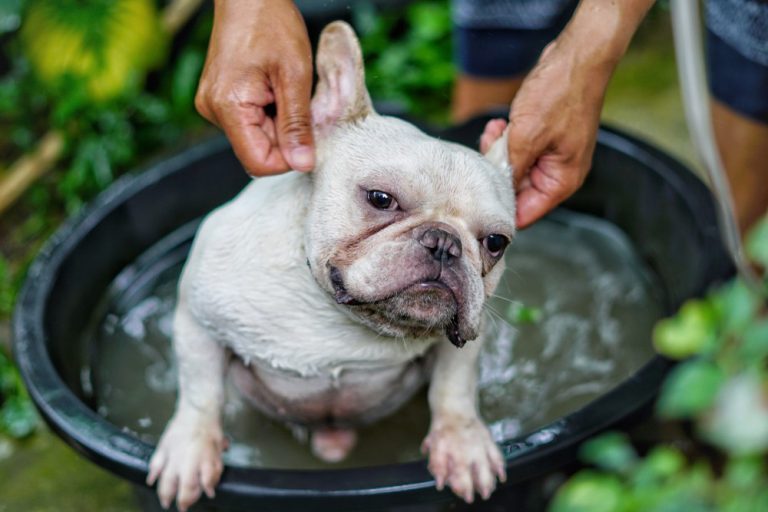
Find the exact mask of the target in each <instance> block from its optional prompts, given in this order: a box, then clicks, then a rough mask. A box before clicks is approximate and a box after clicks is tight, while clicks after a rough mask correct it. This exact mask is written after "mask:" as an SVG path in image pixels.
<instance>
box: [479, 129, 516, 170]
mask: <svg viewBox="0 0 768 512" xmlns="http://www.w3.org/2000/svg"><path fill="white" fill-rule="evenodd" d="M485 158H487V159H488V160H490V161H491V163H492V164H493V165H495V166H496V167H497V168H499V169H502V170H504V171H505V172H507V173H510V172H511V170H512V169H511V167H510V166H509V151H508V150H507V129H505V130H504V133H502V134H501V137H499V138H498V139H496V142H494V143H493V144H491V147H490V149H489V150H488V151H486V152H485Z"/></svg>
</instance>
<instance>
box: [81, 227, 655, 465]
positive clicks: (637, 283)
mask: <svg viewBox="0 0 768 512" xmlns="http://www.w3.org/2000/svg"><path fill="white" fill-rule="evenodd" d="M506 259H507V266H508V270H507V273H506V274H505V276H504V278H503V279H502V282H501V284H500V286H499V288H498V289H497V291H496V294H495V296H494V297H493V298H492V299H491V300H490V301H489V303H488V304H487V306H486V310H487V315H486V316H487V318H486V330H487V335H488V336H487V342H486V344H485V348H484V352H483V354H482V355H481V360H480V371H479V383H480V406H481V407H480V408H481V412H482V415H483V417H484V418H485V419H486V420H487V421H488V423H489V425H490V426H491V430H492V431H493V433H494V436H495V437H496V438H497V439H508V438H510V437H514V436H519V435H523V434H526V433H532V432H533V431H534V430H535V429H537V428H540V427H542V426H544V425H546V424H548V423H551V422H553V421H555V420H556V419H557V418H559V417H561V416H563V415H565V414H568V413H570V412H572V411H574V410H576V409H578V408H579V407H581V406H582V405H584V404H586V403H588V402H589V401H590V400H592V399H594V398H596V397H597V396H599V395H601V394H603V393H605V392H606V391H608V390H610V389H611V388H612V387H614V386H616V385H617V384H618V383H619V382H621V381H622V380H624V379H626V378H627V377H628V376H630V375H631V374H632V373H633V372H635V371H636V370H637V369H638V368H639V367H640V366H642V365H643V364H644V363H645V362H646V361H647V360H648V359H649V358H650V357H651V355H652V348H651V345H650V332H651V328H652V326H653V323H654V321H655V320H656V319H657V318H658V317H659V315H660V308H659V302H658V300H657V297H656V296H655V295H654V291H653V287H652V285H651V281H650V280H649V276H648V275H647V274H646V273H645V272H644V271H643V269H642V266H641V264H640V262H639V261H638V260H637V257H636V256H635V255H634V254H633V252H632V250H631V247H630V246H629V244H628V242H627V241H626V239H625V238H624V237H623V235H622V234H621V233H620V232H618V231H617V230H616V228H614V227H612V226H611V225H610V224H607V223H605V222H602V221H599V220H595V219H592V218H590V217H585V216H581V215H570V214H569V215H567V216H562V215H557V216H555V217H554V218H550V219H548V220H545V221H541V222H539V223H538V224H537V225H536V226H534V227H533V228H530V229H528V230H526V231H524V232H521V233H520V234H519V235H518V238H517V239H516V240H515V242H514V243H513V245H512V246H511V247H510V248H509V249H508V252H507V256H506ZM161 270H162V271H160V272H158V269H157V268H150V271H153V272H156V275H155V276H154V277H153V279H144V280H135V281H134V282H136V283H139V281H141V284H138V285H136V286H141V287H142V288H141V289H140V290H137V289H136V287H134V288H129V289H128V290H127V291H125V293H122V294H117V295H116V296H113V297H111V298H110V299H109V301H108V303H107V304H106V306H105V307H106V311H107V312H106V314H104V315H103V317H101V319H100V320H99V321H98V322H96V325H97V327H96V328H95V330H94V332H91V333H90V334H89V335H88V337H89V338H90V339H88V340H87V341H88V343H87V345H88V346H90V347H91V350H92V360H91V367H86V368H83V370H82V372H81V380H82V388H83V390H85V392H86V393H88V394H91V395H92V398H93V401H94V403H96V404H97V405H96V406H97V410H98V412H99V414H101V415H102V416H105V417H106V418H108V419H109V420H110V421H111V422H112V423H114V424H116V425H119V426H121V427H123V428H124V429H126V430H128V431H131V432H133V433H135V434H136V435H138V436H140V437H141V438H142V439H145V440H146V441H149V442H153V443H154V442H155V441H156V440H157V438H158V436H159V434H160V433H161V432H162V429H163V428H164V426H165V424H166V422H167V421H168V419H169V417H170V415H171V414H172V412H173V407H174V403H175V399H176V389H175V388H176V368H175V363H174V358H173V354H172V350H171V344H170V334H171V318H172V313H173V307H174V300H175V287H176V280H177V279H178V275H179V272H180V270H181V265H180V264H175V265H173V266H170V267H169V268H164V269H161ZM521 305H525V306H526V307H530V308H536V309H537V310H538V311H539V315H538V321H537V322H535V323H529V324H524V325H518V326H514V325H512V324H511V322H510V319H511V318H515V316H516V314H515V310H517V311H519V309H520V306H521ZM224 418H225V430H226V432H227V433H228V435H229V436H230V437H231V441H232V442H231V446H230V448H229V450H228V452H227V453H226V456H225V459H226V460H227V462H228V463H230V464H236V465H255V466H265V467H283V468H322V467H328V465H327V464H325V463H323V462H320V461H318V460H316V459H315V458H314V457H313V456H312V455H311V453H310V451H309V448H308V447H307V445H306V443H304V442H302V441H301V439H302V437H303V436H304V435H305V433H303V432H292V431H290V430H289V429H288V428H286V427H285V426H284V425H281V424H279V423H275V422H273V421H271V420H268V419H266V418H264V417H262V416H260V415H259V414H258V413H256V412H255V411H254V410H252V409H251V408H250V407H249V406H248V405H246V404H245V403H244V402H243V401H241V400H240V398H239V397H238V396H237V394H236V392H234V390H231V389H230V393H229V397H228V400H227V402H226V405H225V407H224ZM428 423H429V411H428V409H427V405H426V399H425V396H424V393H422V394H420V395H419V396H418V397H416V398H415V399H414V400H412V401H411V402H410V403H409V404H407V405H406V406H405V407H403V408H402V409H401V410H400V411H398V412H397V413H396V414H395V415H394V416H392V417H390V418H387V419H385V420H383V421H381V422H379V423H377V424H376V425H373V426H371V427H368V428H366V429H364V430H363V431H362V432H361V436H360V443H359V445H358V447H357V448H356V449H355V450H354V452H353V453H352V455H351V456H350V458H349V459H348V460H346V461H344V462H343V463H341V464H336V465H334V467H354V466H364V465H372V464H383V463H392V462H404V461H408V460H414V459H417V458H419V456H420V455H419V444H420V442H421V439H422V438H423V436H424V435H425V434H426V430H427V427H428ZM544 434H546V430H542V431H539V432H537V433H534V435H544Z"/></svg>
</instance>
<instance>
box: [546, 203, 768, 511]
mask: <svg viewBox="0 0 768 512" xmlns="http://www.w3.org/2000/svg"><path fill="white" fill-rule="evenodd" d="M747 248H748V252H749V254H750V257H751V258H752V259H753V261H754V262H755V263H756V264H758V265H761V266H763V267H765V268H768V217H766V218H765V219H764V220H763V221H762V222H761V223H760V224H759V225H758V226H757V227H756V228H755V229H754V230H753V231H752V233H751V234H750V236H749V237H748V240H747ZM765 284H766V285H768V280H766V283H765ZM766 290H768V286H766V288H765V290H762V293H760V291H756V290H752V289H750V288H748V287H747V286H746V285H745V284H744V283H743V282H742V281H741V280H740V279H735V280H733V281H732V282H729V283H727V284H725V285H724V286H721V287H720V288H718V289H716V290H714V291H713V292H711V293H710V294H709V295H707V296H706V297H705V298H703V299H694V300H691V301H689V302H687V303H686V304H685V305H683V307H682V308H681V309H680V311H679V312H678V313H677V315H675V316H674V317H672V318H669V319H666V320H662V321H661V322H659V324H658V325H657V326H656V329H655V332H654V343H655V346H656V348H657V350H659V352H661V353H662V354H664V355H666V356H668V357H670V358H673V359H685V360H683V361H682V362H681V363H680V364H678V365H677V366H676V367H675V368H674V369H673V370H672V372H671V373H670V375H669V377H668V378H667V380H666V382H665V383H664V385H663V387H662V390H661V395H660V397H659V399H658V402H657V404H656V414H657V416H658V418H660V419H661V420H665V421H683V422H685V423H687V424H688V425H690V429H691V430H692V431H693V433H694V436H695V440H696V441H697V443H698V444H697V445H696V447H697V449H695V450H693V451H692V452H690V451H689V453H683V452H682V451H681V450H680V449H678V448H676V447H675V446H668V445H659V446H656V447H653V448H652V449H650V451H648V453H647V454H645V455H644V456H640V455H639V454H638V453H637V452H636V451H635V449H634V448H633V447H632V445H631V444H630V442H629V440H628V439H627V437H626V436H625V435H623V434H619V433H615V432H614V433H609V434H605V435H603V436H601V437H598V438H595V439H593V440H591V441H589V442H587V443H585V444H584V445H583V446H582V450H581V455H582V458H583V460H584V461H585V462H586V463H588V464H591V465H593V466H594V467H595V469H590V470H583V471H581V472H579V473H577V474H576V475H575V476H574V477H572V478H571V479H570V480H569V481H568V482H567V483H566V484H565V485H564V486H563V487H562V488H561V489H560V490H559V491H558V494H557V496H556V497H555V499H554V500H553V502H552V504H551V507H550V510H552V511H554V512H577V511H597V510H605V511H621V512H646V511H677V510H680V511H683V510H685V511H692V510H693V511H698V510H701V511H712V510H725V511H734V512H736V511H761V510H768V471H767V470H766V465H765V456H766V454H768V307H767V306H768V293H767V292H766ZM713 448H714V450H713Z"/></svg>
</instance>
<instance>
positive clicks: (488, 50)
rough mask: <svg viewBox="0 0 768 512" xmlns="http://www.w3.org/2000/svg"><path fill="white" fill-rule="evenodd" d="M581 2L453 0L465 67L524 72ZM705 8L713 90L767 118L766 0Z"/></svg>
mask: <svg viewBox="0 0 768 512" xmlns="http://www.w3.org/2000/svg"><path fill="white" fill-rule="evenodd" d="M575 6H576V2H575V1H573V0H536V1H533V0H453V7H454V18H455V19H454V22H455V28H454V39H455V46H454V47H455V60H456V62H457V65H458V67H459V69H460V70H461V71H462V72H463V73H465V74H467V75H470V76H474V77H478V78H511V77H515V76H522V75H524V74H525V73H526V72H528V70H530V69H531V68H532V67H533V65H534V64H535V63H536V61H537V60H538V58H539V55H540V54H541V51H542V50H543V49H544V47H545V46H546V45H547V44H548V43H549V42H550V41H552V40H553V39H554V38H555V37H557V35H558V34H559V33H560V31H561V30H562V29H563V27H564V26H565V24H566V23H567V22H568V20H569V19H570V17H571V15H572V13H573V10H574V8H575ZM706 11H707V25H708V29H707V61H708V74H709V85H710V89H711V91H712V95H713V96H714V97H715V98H717V99H718V100H719V101H721V102H722V103H724V104H726V105H728V106H729V107H730V108H732V109H733V110H735V111H737V112H739V113H741V114H742V115H744V116H746V117H749V118H751V119H754V120H756V121H759V122H762V123H768V2H765V1H762V0H709V1H708V2H707V5H706Z"/></svg>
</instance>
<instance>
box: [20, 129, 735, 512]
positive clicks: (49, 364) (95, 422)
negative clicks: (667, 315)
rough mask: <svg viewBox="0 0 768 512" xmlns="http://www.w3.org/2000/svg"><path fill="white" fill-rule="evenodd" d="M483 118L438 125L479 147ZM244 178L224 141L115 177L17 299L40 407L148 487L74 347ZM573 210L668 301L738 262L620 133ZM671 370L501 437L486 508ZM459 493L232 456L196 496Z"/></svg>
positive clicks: (132, 441)
mask: <svg viewBox="0 0 768 512" xmlns="http://www.w3.org/2000/svg"><path fill="white" fill-rule="evenodd" d="M486 120H487V119H485V118H478V119H475V120H473V121H470V122H468V123H466V124H464V125H462V126H459V127H455V128H451V129H449V130H447V131H444V132H443V133H442V134H440V135H441V136H442V137H444V138H446V139H450V140H455V141H457V142H460V143H464V144H467V145H470V146H473V145H475V143H476V141H477V139H478V137H479V134H480V133H481V131H482V127H483V125H484V123H485V121H486ZM246 181H247V178H246V176H245V174H244V172H243V171H242V170H241V168H240V166H239V164H238V162H237V160H236V159H235V157H234V155H233V153H232V152H231V150H230V148H229V145H228V144H227V142H226V140H224V139H223V138H216V139H213V140H210V141H207V142H204V143H202V144H199V145H197V146H196V147H194V148H191V149H188V150H186V151H183V152H181V153H179V154H177V155H175V156H172V157H170V158H167V159H165V160H163V161H161V162H159V163H157V164H155V165H153V166H151V167H149V168H148V169H146V170H145V171H144V172H141V173H137V174H134V175H131V176H128V177H125V178H123V179H121V180H119V181H118V182H116V183H115V184H114V185H113V186H112V187H111V188H110V189H109V190H107V191H106V192H105V193H103V194H102V195H101V196H99V197H98V199H96V200H95V201H94V202H93V204H91V205H90V206H89V207H88V208H86V209H85V210H84V211H83V212H82V213H81V214H80V215H79V216H77V217H76V218H74V219H72V220H71V221H69V222H67V223H66V224H65V225H64V226H63V227H62V228H61V229H60V230H59V231H58V232H57V233H56V235H54V237H53V238H52V239H51V240H50V241H49V243H48V244H47V245H46V247H45V249H44V250H43V251H42V252H41V253H40V255H39V256H38V258H37V259H36V260H35V262H34V263H33V265H32V266H31V268H30V270H29V275H28V278H27V281H26V283H25V286H24V288H23V290H22V293H21V295H20V297H19V301H18V305H17V309H16V313H15V316H14V321H13V334H14V349H15V356H16V360H17V362H18V365H19V368H20V370H21V374H22V376H23V378H24V381H25V383H26V384H27V386H28V388H29V392H30V395H31V397H32V399H33V400H34V402H35V404H36V405H37V407H38V408H39V410H40V411H41V413H42V415H43V417H44V418H45V420H46V421H47V422H48V424H49V425H50V426H51V427H52V428H53V430H54V431H56V433H57V434H58V435H59V436H61V438H62V439H64V440H65V441H66V442H67V443H69V444H70V445H71V446H73V447H74V448H75V449H76V450H77V451H78V452H80V453H81V454H83V455H84V456H85V457H87V458H89V459H91V460H92V461H93V462H95V463H96V464H98V465H100V466H102V467H104V468H106V469H108V470H110V471H112V472H113V473H115V474H116V475H119V476H120V477H122V478H125V479H127V480H129V481H130V482H133V483H134V484H136V485H137V487H138V488H140V489H141V488H143V487H144V484H143V482H144V479H145V477H146V473H147V461H148V459H149V457H150V455H151V453H152V450H153V447H152V446H150V445H148V444H146V443H144V442H142V441H140V440H139V439H138V438H136V437H134V436H132V435H131V434H128V433H126V432H124V431H122V430H121V429H120V428H119V427H117V426H115V425H112V424H110V423H108V422H107V421H106V420H104V419H103V418H102V417H101V416H99V415H98V414H97V413H96V412H95V411H94V410H92V408H91V407H89V405H88V404H87V400H85V398H84V396H85V393H84V391H83V389H82V385H81V383H80V378H79V377H80V376H79V375H78V372H79V369H80V366H81V365H80V361H78V358H79V357H81V354H82V353H83V352H84V349H83V347H78V346H77V344H78V343H80V340H81V339H82V336H81V333H82V332H83V331H84V330H85V329H86V327H87V326H86V324H87V322H88V320H89V319H90V318H91V317H92V312H93V311H94V309H95V308H96V307H97V304H98V302H99V301H100V300H101V298H102V297H103V295H104V292H105V290H106V288H107V287H108V286H109V285H110V283H111V282H112V281H113V280H114V279H115V277H116V276H117V275H118V274H120V273H121V272H123V271H124V270H125V269H126V268H128V267H129V266H130V265H131V264H132V262H134V261H135V260H136V258H137V257H138V256H139V255H141V254H143V253H145V252H146V251H147V249H148V248H150V247H152V246H153V245H154V244H156V243H157V242H158V241H159V240H161V239H164V238H166V237H168V235H169V234H171V233H173V232H176V231H178V230H179V229H180V228H181V227H182V226H185V225H186V226H188V225H189V223H190V222H194V221H195V220H197V219H199V218H200V217H201V216H203V215H204V214H206V213H207V212H208V211H210V210H211V209H212V208H214V207H215V206H217V205H219V204H220V203H222V202H224V201H225V200H227V199H229V198H231V197H232V196H233V195H234V194H235V193H236V192H237V191H238V190H239V189H240V188H241V187H242V186H243V185H244V184H245V183H246ZM564 208H567V209H572V210H575V211H578V212H584V213H587V214H589V215H594V216H598V217H601V218H604V219H607V220H609V221H610V222H612V223H613V224H615V225H616V226H618V227H619V228H620V229H621V230H623V231H624V233H626V235H627V236H628V237H629V239H630V240H631V241H632V242H633V244H634V246H635V248H636V250H637V252H638V254H639V255H640V257H641V258H642V260H643V261H644V262H645V263H646V265H647V266H648V268H650V269H651V270H652V271H653V272H654V273H655V274H656V276H655V277H656V278H657V281H658V283H659V285H660V287H661V288H662V289H661V290H660V292H661V295H662V296H663V299H664V304H663V307H664V309H665V310H666V312H672V311H674V310H675V309H676V308H677V307H678V306H679V305H680V304H681V303H682V301H684V300H685V299H687V298H689V297H692V296H696V295H699V294H701V293H703V292H704V291H705V290H706V289H707V288H708V287H709V286H710V285H712V284H713V283H715V282H718V281H720V280H723V279H725V278H727V277H729V276H730V275H732V273H733V270H732V267H731V264H730V262H729V260H728V258H727V256H726V254H725V252H724V250H723V248H722V245H721V242H720V237H719V234H718V228H717V225H716V220H715V210H714V205H713V199H712V196H711V195H710V193H709V191H708V190H707V188H706V187H705V186H704V185H703V184H702V183H701V182H700V181H699V180H698V179H697V178H696V177H695V176H693V175H692V174H691V173H690V172H689V171H688V170H687V169H686V168H685V167H684V166H682V165H681V164H680V163H678V162H676V161H675V160H673V159H672V158H670V157H668V156H666V155H665V154H663V153H661V152H660V151H659V150H657V149H655V148H653V147H651V146H649V145H647V144H645V143H643V142H641V141H639V140H637V139H634V138H633V137H630V136H628V135H626V134H623V133H621V132H619V131H617V130H613V129H607V128H604V129H602V130H601V131H600V134H599V141H598V145H597V149H596V152H595V158H594V165H593V170H592V172H591V173H590V175H589V177H588V179H587V180H586V182H585V184H584V186H583V187H582V188H581V189H580V190H579V191H578V192H577V193H576V194H575V195H574V196H573V197H572V198H571V199H570V200H568V201H567V202H566V204H565V205H564ZM649 342H650V340H649ZM85 351H86V352H87V347H85ZM669 367H670V363H669V362H668V361H666V360H664V359H663V358H661V357H655V358H653V359H651V360H650V361H648V362H647V364H645V365H644V366H643V367H642V368H641V369H640V370H639V371H638V372H637V373H636V374H635V375H634V376H632V377H631V378H629V379H628V380H626V381H625V382H623V383H622V384H620V385H619V386H618V387H616V388H615V389H613V390H611V391H609V392H607V393H606V394H605V395H603V396H602V397H600V398H599V399H597V400H595V401H594V402H592V403H590V404H589V405H587V406H585V407H583V408H582V409H580V410H578V411H576V412H574V413H572V414H569V415H567V416H565V417H563V418H561V419H559V420H558V421H556V422H554V423H552V424H550V425H548V426H546V427H544V428H542V429H540V430H538V431H536V432H529V433H527V434H525V435H523V436H521V437H518V438H515V439H509V440H506V441H504V442H503V444H502V448H503V452H504V454H505V456H506V461H507V472H508V475H509V480H508V485H507V488H506V490H502V491H501V492H497V494H496V495H495V498H492V500H491V503H490V504H487V505H486V506H488V507H493V506H495V507H497V508H495V510H498V509H499V508H498V507H501V508H500V509H505V508H506V507H507V506H508V505H511V500H514V501H517V499H518V498H515V497H514V496H519V495H518V494H514V492H513V491H514V490H515V489H521V488H524V487H525V486H526V484H527V483H528V482H530V481H532V480H533V479H536V478H538V477H540V476H542V475H546V474H548V473H550V472H552V471H554V470H556V469H557V468H560V467H562V466H563V465H565V464H569V463H572V462H573V461H574V460H575V451H576V448H577V446H578V445H579V443H581V442H582V441H583V440H584V439H585V438H587V437H589V436H592V435H594V434H595V433H597V432H600V431H602V430H604V429H606V428H609V427H611V426H614V425H616V424H618V423H620V422H625V421H626V420H627V418H630V417H633V416H636V415H637V413H638V412H639V411H643V410H644V409H647V406H648V404H650V403H651V402H652V400H653V399H654V397H655V396H656V394H657V391H658V389H659V385H660V383H661V382H662V380H663V377H664V376H665V374H666V373H667V371H668V369H669ZM143 492H144V494H145V496H150V494H149V491H143ZM450 500H452V497H451V495H450V494H449V493H448V492H440V493H439V492H437V491H436V490H435V487H434V481H433V479H432V477H431V476H430V474H429V472H428V471H427V469H426V464H425V463H424V462H423V461H420V462H413V463H406V464H399V465H389V466H379V467H370V468H360V469H354V470H332V471H308V470H304V471H301V470H269V469H251V468H238V467H228V468H227V469H226V471H225V473H224V476H223V479H222V481H221V484H220V485H219V487H218V489H217V495H216V498H215V500H213V501H207V500H206V501H204V502H203V503H202V504H201V507H205V508H206V509H207V507H211V508H212V509H215V510H257V509H258V510H334V511H335V510H358V509H382V508H391V507H399V506H403V505H409V507H408V510H415V509H414V508H411V506H416V505H419V504H421V505H422V506H426V504H429V503H441V502H446V501H450ZM505 500H506V501H505ZM494 503H495V505H493V504H494ZM518 505H520V502H518ZM152 506H154V505H152ZM430 506H431V505H430ZM489 509H490V508H489Z"/></svg>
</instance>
